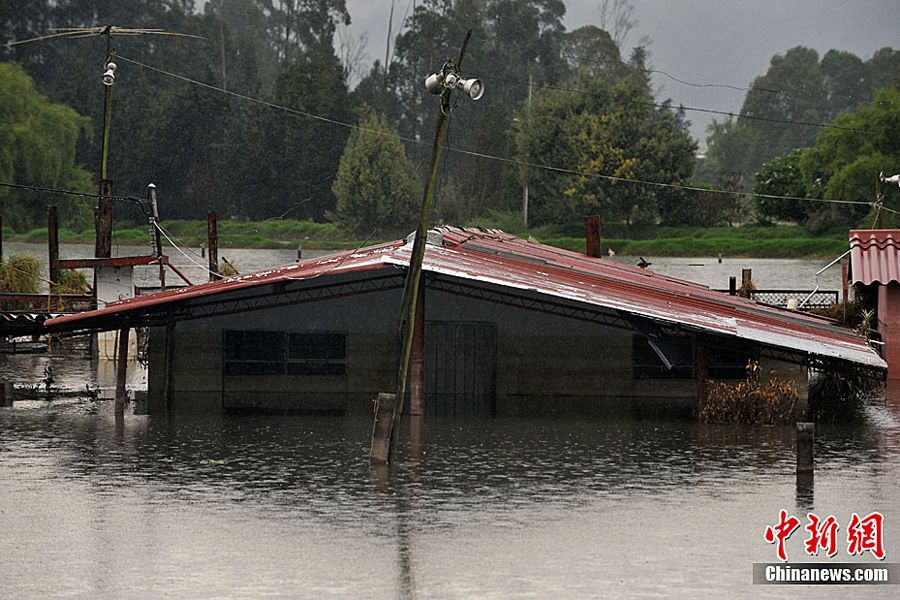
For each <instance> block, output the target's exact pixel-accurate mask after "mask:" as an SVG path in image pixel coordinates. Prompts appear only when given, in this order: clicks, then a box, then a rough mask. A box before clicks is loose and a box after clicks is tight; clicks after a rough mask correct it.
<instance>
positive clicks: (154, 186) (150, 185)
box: [147, 183, 156, 190]
mask: <svg viewBox="0 0 900 600" xmlns="http://www.w3.org/2000/svg"><path fill="white" fill-rule="evenodd" d="M147 187H148V188H153V189H154V190H155V189H156V184H155V183H148V184H147Z"/></svg>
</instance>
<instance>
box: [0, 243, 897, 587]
mask: <svg viewBox="0 0 900 600" xmlns="http://www.w3.org/2000/svg"><path fill="white" fill-rule="evenodd" d="M10 246H11V245H10ZM7 251H9V249H7ZM245 252H248V253H249V254H248V255H247V256H248V257H254V256H255V257H258V256H259V255H257V254H255V253H257V252H259V253H268V252H269V251H245ZM232 254H234V256H235V258H234V260H235V261H237V260H238V257H239V256H241V255H239V254H238V253H237V252H233V253H232V252H229V253H228V254H226V256H228V258H229V260H232ZM282 255H284V256H282ZM282 255H278V256H276V257H275V258H277V259H279V260H275V261H273V262H270V263H269V264H256V265H254V264H253V259H252V258H247V259H246V262H247V265H248V268H247V269H246V270H250V269H252V268H257V267H259V268H261V267H266V266H271V264H274V263H277V262H290V261H291V260H293V258H294V255H295V251H285V252H284V253H282ZM268 258H271V257H268ZM268 258H266V259H262V258H260V259H259V260H261V261H262V260H268ZM284 259H286V260H284ZM240 260H244V258H243V257H241V259H240ZM648 260H651V261H652V262H654V263H655V264H654V267H659V268H660V270H661V271H664V272H669V273H671V274H673V275H678V276H684V274H682V273H679V272H678V271H677V269H683V270H685V271H687V272H688V273H692V272H693V271H692V269H698V270H700V269H704V268H705V267H692V266H690V264H697V263H700V262H702V260H698V259H680V262H679V261H677V260H674V259H666V260H665V261H664V260H662V259H650V258H649V257H648ZM726 261H727V259H726ZM711 262H713V263H715V265H716V266H715V267H713V268H715V269H718V268H720V266H719V265H718V263H717V262H715V259H712V260H711ZM791 262H795V261H791ZM825 262H827V261H825ZM666 264H668V265H671V267H670V269H667V270H664V269H663V268H662V267H663V266H664V265H666ZM780 264H781V263H780V262H778V261H776V262H769V261H766V262H765V268H762V263H760V262H757V261H745V262H744V263H742V264H739V263H737V262H733V263H730V265H726V266H729V270H727V271H725V270H723V271H722V273H725V278H724V283H719V282H718V281H717V280H718V278H719V276H720V273H719V272H717V273H716V274H715V275H714V276H712V275H711V276H710V277H711V278H713V279H716V281H709V282H704V283H709V284H711V285H712V286H713V287H726V286H727V275H728V274H735V275H739V274H740V268H741V267H752V268H754V279H755V280H757V282H758V283H757V284H758V285H759V286H760V287H767V288H768V287H807V286H801V285H798V283H797V282H798V277H802V275H798V273H797V271H796V270H795V269H796V265H793V266H790V267H785V268H784V269H783V270H782V269H780V267H779V265H780ZM822 264H824V263H819V262H817V261H812V262H809V263H806V268H807V269H810V270H809V279H810V281H812V273H814V272H815V270H816V269H818V268H820V267H821V266H822ZM251 265H252V266H251ZM758 265H759V266H758ZM721 268H723V269H724V267H721ZM757 269H758V272H759V277H757ZM242 270H244V269H242ZM698 272H699V271H698ZM779 272H783V273H784V275H783V277H784V281H787V282H788V283H786V284H782V285H780V286H779V285H778V281H777V277H776V274H777V273H779ZM769 277H772V278H773V279H772V280H771V282H770V281H769V280H768V279H767V278H769ZM808 287H809V288H810V289H811V288H812V287H813V284H812V283H810V284H809V286H808ZM823 288H824V289H835V288H836V285H835V284H834V283H832V284H830V285H825V284H824V283H823ZM48 365H50V366H51V370H52V372H53V374H54V378H55V379H56V382H55V383H54V385H55V386H57V387H66V388H69V389H75V388H81V387H83V386H84V385H85V384H86V383H87V384H91V383H93V384H96V385H101V386H102V385H103V381H104V377H109V376H110V375H109V374H108V373H107V374H104V373H105V371H104V369H105V367H102V366H101V365H98V364H94V363H91V361H89V360H87V359H83V358H75V357H72V356H60V355H56V356H13V357H11V356H0V379H6V380H13V381H14V382H15V383H17V384H18V385H24V384H31V385H34V384H36V383H39V382H40V379H41V377H43V373H44V371H45V368H46V367H47V366H48ZM134 371H135V373H134V374H133V375H132V378H133V379H132V380H131V385H132V386H133V387H137V388H139V387H140V386H141V385H142V384H143V385H146V379H145V377H146V376H145V375H142V373H141V370H140V369H134ZM142 377H144V379H141V378H142ZM130 406H132V405H130ZM126 412H127V414H126V415H125V416H124V417H123V418H119V419H117V418H116V417H115V416H114V414H113V410H112V406H111V403H110V402H109V401H104V400H101V401H96V402H92V401H86V400H74V399H69V400H58V401H54V402H44V401H22V402H16V403H15V405H14V406H13V407H12V408H0V598H17V599H18V598H46V597H72V598H186V597H187V598H268V597H270V598H322V597H345V598H393V597H399V598H473V597H478V598H505V597H520V598H521V597H524V598H547V597H553V598H586V597H608V598H619V597H642V598H648V597H649V598H653V597H658V598H669V597H677V598H722V597H731V598H768V597H778V598H787V597H790V598H820V597H846V596H847V595H848V591H849V590H848V589H847V588H846V587H824V586H816V587H807V586H790V587H778V586H753V585H752V584H751V579H752V564H753V563H754V562H774V561H775V550H774V547H773V546H771V545H769V544H767V543H766V542H765V541H764V540H763V531H764V529H765V527H766V526H767V525H774V524H775V523H776V521H777V518H778V512H779V510H780V509H785V510H787V511H788V512H790V513H793V514H795V515H797V516H798V517H800V518H801V519H802V520H803V521H804V523H805V519H803V517H804V515H805V514H806V512H807V511H811V512H815V513H817V514H819V515H820V516H825V515H831V514H833V515H834V516H835V517H836V518H837V519H838V521H839V523H840V524H841V529H840V531H839V540H841V541H840V543H839V553H838V556H837V557H835V559H834V560H836V561H838V560H839V561H842V562H843V561H846V560H850V557H849V556H848V555H847V552H846V546H845V541H844V539H845V538H843V537H841V536H845V535H846V533H845V532H846V526H847V525H848V524H849V520H850V515H851V513H853V512H856V513H859V514H860V515H866V514H868V513H870V512H872V511H881V512H882V513H883V514H884V515H885V528H884V546H885V550H886V552H887V559H886V562H900V510H898V506H900V504H898V499H900V393H894V392H891V393H888V394H886V396H885V398H884V399H879V400H876V401H874V402H873V403H872V405H871V406H869V407H868V409H867V415H866V419H865V421H864V422H863V423H860V424H857V425H853V426H822V427H820V428H819V430H818V431H817V434H816V435H817V437H816V461H817V471H816V475H815V483H814V485H813V486H812V487H809V486H802V487H801V488H800V489H799V490H798V487H797V484H796V479H795V476H794V465H795V441H794V433H793V431H792V429H791V428H782V427H738V426H708V425H698V424H695V423H690V422H683V421H675V420H671V419H659V420H653V419H642V420H638V419H634V418H628V417H623V418H621V419H613V420H611V419H610V418H590V419H577V420H576V419H537V418H535V419H496V420H487V421H432V420H428V421H425V422H424V423H418V422H405V423H404V430H403V432H402V437H401V440H402V442H401V448H400V456H399V457H398V460H397V461H396V465H395V466H394V467H393V468H392V470H390V471H389V472H385V471H381V470H373V469H372V468H370V467H369V465H368V460H367V455H368V445H369V439H370V435H371V421H369V420H367V419H359V420H358V419H351V418H343V417H327V418H325V417H309V416H288V417H276V416H222V415H214V416H209V417H205V418H196V417H184V416H182V417H177V418H174V419H166V418H163V417H150V416H142V415H136V414H133V411H132V410H131V408H129V409H128V410H127V411H126ZM804 534H805V532H804V531H802V526H801V530H800V531H798V532H797V534H796V535H794V536H793V537H792V538H791V539H790V540H789V542H788V546H787V548H788V555H789V557H790V559H791V560H792V561H803V560H807V557H806V556H805V553H804V551H803V538H804V537H805V535H804ZM861 558H862V559H866V560H868V559H867V558H866V557H861ZM818 560H827V559H824V558H820V559H818ZM854 560H858V559H854ZM897 589H898V588H896V587H894V586H867V587H863V588H859V589H855V590H852V592H851V593H857V594H865V595H866V596H867V597H870V598H882V597H884V598H887V597H891V598H894V597H896V592H897Z"/></svg>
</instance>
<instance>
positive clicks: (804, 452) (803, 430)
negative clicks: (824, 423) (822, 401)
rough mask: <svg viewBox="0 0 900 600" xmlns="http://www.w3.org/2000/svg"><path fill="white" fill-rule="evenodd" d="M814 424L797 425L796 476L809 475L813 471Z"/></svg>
mask: <svg viewBox="0 0 900 600" xmlns="http://www.w3.org/2000/svg"><path fill="white" fill-rule="evenodd" d="M815 431H816V424H815V423H799V422H798V423H797V475H798V476H799V475H802V474H810V473H812V472H813V471H814V470H815V464H814V462H815V457H814V455H813V442H814V439H815Z"/></svg>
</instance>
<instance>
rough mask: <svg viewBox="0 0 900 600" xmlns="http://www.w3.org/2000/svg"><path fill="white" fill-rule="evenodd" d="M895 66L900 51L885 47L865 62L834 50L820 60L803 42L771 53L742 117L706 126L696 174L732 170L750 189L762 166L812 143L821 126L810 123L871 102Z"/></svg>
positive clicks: (714, 176)
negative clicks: (703, 152) (704, 147)
mask: <svg viewBox="0 0 900 600" xmlns="http://www.w3.org/2000/svg"><path fill="white" fill-rule="evenodd" d="M898 66H900V52H895V51H893V50H892V49H890V48H882V49H881V50H879V51H877V52H876V53H875V54H874V55H873V56H872V58H871V59H870V60H869V61H866V62H863V61H862V60H860V59H859V58H858V57H856V56H854V55H853V54H851V53H849V52H842V51H838V50H829V51H828V52H827V53H825V55H824V56H823V57H822V59H821V60H819V55H818V53H817V52H816V51H815V50H812V49H810V48H804V47H802V46H797V47H796V48H791V49H790V50H788V51H787V52H786V53H784V54H783V55H780V54H776V55H775V56H773V57H772V60H771V63H770V65H769V69H768V71H767V72H766V74H765V75H762V76H760V77H757V78H756V79H755V80H754V81H753V83H752V84H751V86H750V90H749V91H748V92H747V95H746V97H745V99H744V105H743V107H742V109H741V116H739V117H738V118H737V119H728V120H727V121H725V122H715V121H714V122H713V123H712V125H711V126H710V128H709V133H710V135H709V137H708V138H707V143H708V147H709V149H708V151H707V157H708V160H707V161H706V162H707V164H706V165H704V169H703V171H702V173H701V174H700V175H701V176H702V178H703V179H704V180H705V181H709V182H715V181H717V180H718V179H719V178H720V177H721V175H723V174H733V173H737V174H740V175H741V176H742V177H743V181H744V189H745V190H748V189H750V187H751V186H752V184H753V176H754V174H755V173H756V172H758V171H759V170H760V168H761V167H762V166H763V164H765V163H766V162H768V161H769V160H772V159H773V158H775V157H778V156H783V155H785V154H787V153H789V152H790V151H791V150H794V149H797V148H808V147H811V146H814V145H815V144H816V140H817V139H818V137H819V136H820V135H821V134H822V133H823V131H824V128H822V127H819V126H816V125H812V124H826V123H828V122H829V121H831V120H832V119H834V118H835V117H837V116H838V115H839V114H841V113H845V112H848V111H853V110H855V109H857V108H859V107H860V106H863V105H865V104H868V103H869V102H871V100H872V97H873V93H874V90H875V89H877V88H878V87H880V86H885V85H887V84H889V83H890V82H892V81H894V80H895V79H896V78H897V77H898ZM791 121H793V122H795V123H790V122H791ZM807 123H809V124H807Z"/></svg>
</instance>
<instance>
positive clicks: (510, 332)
mask: <svg viewBox="0 0 900 600" xmlns="http://www.w3.org/2000/svg"><path fill="white" fill-rule="evenodd" d="M400 299H401V292H400V291H399V290H393V291H388V292H377V293H369V294H364V295H361V296H355V297H348V298H340V299H331V300H322V301H318V302H315V303H308V304H298V305H294V306H289V307H282V308H276V309H268V310H262V311H254V312H248V313H242V314H237V315H230V316H222V317H215V318H210V319H203V320H196V321H182V322H179V323H178V324H177V326H176V329H175V344H174V347H175V362H174V373H173V375H174V376H173V388H174V392H175V393H174V397H175V411H176V412H193V411H209V410H214V411H219V410H222V409H223V408H226V409H263V410H339V411H350V412H369V411H371V410H372V404H371V402H372V398H374V397H375V395H376V394H377V393H378V392H380V391H391V390H392V389H393V386H394V378H395V376H396V361H397V339H396V338H397V333H396V319H397V313H398V312H399V306H400ZM425 318H426V321H469V322H472V321H475V322H489V323H494V324H496V328H497V352H496V414H497V415H498V416H507V415H517V414H532V413H535V412H539V413H544V414H546V413H550V414H569V413H581V414H583V413H590V412H598V411H613V412H615V411H621V410H633V409H637V410H641V409H649V408H655V407H659V406H665V407H668V408H671V407H672V406H679V407H681V408H683V409H685V410H690V409H692V408H694V407H695V406H696V398H697V387H696V382H695V381H694V380H693V379H672V380H664V381H663V382H660V381H658V380H650V379H635V378H634V377H633V375H632V348H631V345H632V339H633V334H632V332H631V331H626V330H622V329H615V328H611V327H608V326H603V325H598V324H591V323H586V322H583V321H577V320H573V319H568V318H564V317H558V316H554V315H548V314H545V313H540V312H536V311H530V310H525V309H520V308H515V307H511V306H507V305H501V304H497V303H490V302H485V301H479V300H474V299H470V298H465V297H460V296H456V295H451V294H446V293H443V292H437V291H434V290H428V291H427V294H426V303H425ZM225 329H233V330H237V329H242V330H274V331H285V332H289V333H300V332H308V331H329V332H343V333H346V334H347V373H346V374H345V375H305V376H290V375H267V376H225V375H224V372H223V358H222V351H223V348H222V345H223V330H225ZM164 331H165V330H164V329H163V328H155V329H154V330H152V331H151V337H150V375H149V382H150V385H149V387H150V394H149V395H150V410H151V412H162V411H164V410H165V404H164V402H163V398H164V394H163V389H162V388H163V384H164V381H165V375H164V373H165V369H164V364H165V362H164V352H163V348H164ZM426 335H427V329H426ZM773 367H777V368H778V370H779V371H780V372H781V371H784V368H785V365H781V366H778V365H774V363H773V364H772V365H769V366H768V367H766V368H767V369H769V368H773ZM790 368H791V369H793V370H791V371H790V372H791V373H792V374H791V377H794V376H796V378H797V381H798V382H799V381H801V380H802V383H803V389H804V390H805V384H806V379H805V371H802V369H801V370H799V371H798V370H797V369H795V368H794V367H793V366H791V367H790ZM795 371H796V372H795ZM801 371H802V373H801ZM785 372H787V371H785Z"/></svg>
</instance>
